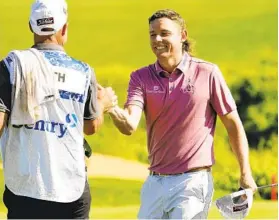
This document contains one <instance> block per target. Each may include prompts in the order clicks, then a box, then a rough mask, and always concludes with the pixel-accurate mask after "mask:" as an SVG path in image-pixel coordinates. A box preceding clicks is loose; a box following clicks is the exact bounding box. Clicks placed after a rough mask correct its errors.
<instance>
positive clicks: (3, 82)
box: [0, 60, 12, 113]
mask: <svg viewBox="0 0 279 220" xmlns="http://www.w3.org/2000/svg"><path fill="white" fill-rule="evenodd" d="M11 96H12V85H11V83H10V74H9V71H8V68H7V67H6V65H5V62H4V61H3V60H2V61H0V111H1V112H8V113H9V112H10V110H11Z"/></svg>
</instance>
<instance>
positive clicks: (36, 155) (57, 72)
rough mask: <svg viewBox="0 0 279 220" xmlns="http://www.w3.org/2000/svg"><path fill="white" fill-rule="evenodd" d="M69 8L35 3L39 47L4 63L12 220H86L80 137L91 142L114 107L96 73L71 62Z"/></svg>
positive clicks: (2, 129)
mask: <svg viewBox="0 0 279 220" xmlns="http://www.w3.org/2000/svg"><path fill="white" fill-rule="evenodd" d="M67 19H68V14H67V4H66V2H65V1H64V0H37V1H35V2H34V3H33V5H32V10H31V16H30V20H29V26H30V29H31V31H32V33H33V34H34V46H33V47H32V48H29V49H27V50H21V51H18V50H15V51H12V52H11V53H9V55H8V56H7V57H6V58H5V59H4V60H2V61H1V62H0V135H2V136H1V147H2V157H3V168H4V177H5V192H4V196H3V201H4V204H5V205H6V207H7V209H8V215H7V217H8V218H16V219H22V218H25V219H34V218H35V219H53V218H56V219H58V218H63V219H72V218H76V219H86V218H89V210H90V201H91V196H90V190H89V186H88V183H87V176H86V171H85V160H84V149H83V138H84V135H83V132H84V133H85V134H87V135H91V134H94V133H95V132H96V131H97V130H98V128H99V127H100V125H101V123H102V117H103V112H106V111H107V110H108V109H109V108H111V107H112V106H114V105H115V104H116V103H117V97H116V96H115V94H114V91H113V90H112V89H111V88H105V89H104V88H101V87H100V88H99V92H100V94H101V95H99V96H98V99H97V90H98V89H97V82H96V78H95V73H94V71H93V70H92V68H91V67H90V66H89V65H88V64H87V63H84V62H81V61H79V60H76V59H75V58H73V57H71V56H69V55H68V54H67V53H66V52H65V50H64V48H63V46H64V44H65V43H66V41H67V32H68V24H67Z"/></svg>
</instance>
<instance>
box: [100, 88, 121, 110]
mask: <svg viewBox="0 0 279 220" xmlns="http://www.w3.org/2000/svg"><path fill="white" fill-rule="evenodd" d="M97 97H98V99H99V100H100V101H101V103H102V104H103V107H104V113H106V112H108V111H109V110H110V109H111V108H113V107H115V106H116V105H117V103H118V98H117V96H116V95H115V92H114V90H113V89H112V88H111V87H106V88H104V87H102V86H101V85H99V84H98V95H97Z"/></svg>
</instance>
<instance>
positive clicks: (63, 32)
mask: <svg viewBox="0 0 279 220" xmlns="http://www.w3.org/2000/svg"><path fill="white" fill-rule="evenodd" d="M67 30H68V23H66V24H64V25H63V27H62V32H61V34H62V36H64V35H65V34H66V33H67Z"/></svg>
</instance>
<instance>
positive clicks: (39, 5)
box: [30, 0, 68, 35]
mask: <svg viewBox="0 0 279 220" xmlns="http://www.w3.org/2000/svg"><path fill="white" fill-rule="evenodd" d="M67 18H68V12H67V3H66V1H65V0H36V1H35V2H34V3H33V5H32V9H31V15H30V24H31V27H32V30H33V31H34V33H36V34H38V35H52V34H55V33H56V32H57V31H59V30H61V28H62V27H63V25H64V24H66V22H67ZM44 28H51V29H52V31H42V30H43V29H44Z"/></svg>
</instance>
